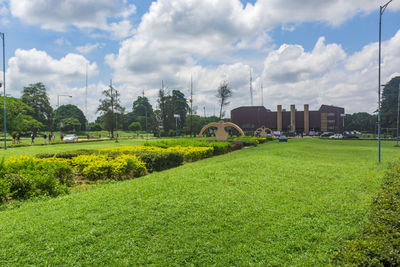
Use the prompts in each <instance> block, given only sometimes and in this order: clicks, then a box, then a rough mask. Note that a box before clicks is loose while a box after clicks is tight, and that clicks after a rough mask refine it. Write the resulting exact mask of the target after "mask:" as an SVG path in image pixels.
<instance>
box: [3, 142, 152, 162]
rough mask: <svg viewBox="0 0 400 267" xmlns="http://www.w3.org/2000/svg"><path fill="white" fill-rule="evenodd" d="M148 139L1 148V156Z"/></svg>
mask: <svg viewBox="0 0 400 267" xmlns="http://www.w3.org/2000/svg"><path fill="white" fill-rule="evenodd" d="M144 142H146V139H120V140H119V142H118V143H116V142H115V140H110V141H99V142H87V143H86V142H75V143H74V142H70V143H68V142H65V144H54V145H42V146H26V147H12V148H8V149H7V150H4V149H0V158H2V157H4V158H8V157H10V156H18V155H27V156H34V155H36V154H39V153H57V152H63V151H72V150H77V149H98V148H105V147H114V146H127V145H141V144H143V143H144Z"/></svg>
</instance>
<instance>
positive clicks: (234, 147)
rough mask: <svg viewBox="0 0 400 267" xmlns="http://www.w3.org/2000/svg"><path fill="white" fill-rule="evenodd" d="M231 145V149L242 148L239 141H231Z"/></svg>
mask: <svg viewBox="0 0 400 267" xmlns="http://www.w3.org/2000/svg"><path fill="white" fill-rule="evenodd" d="M231 145H232V151H234V150H238V149H242V148H243V143H242V142H239V141H232V142H231Z"/></svg>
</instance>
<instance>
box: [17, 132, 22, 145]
mask: <svg viewBox="0 0 400 267" xmlns="http://www.w3.org/2000/svg"><path fill="white" fill-rule="evenodd" d="M20 142H21V136H20V135H19V133H17V144H19V143H20Z"/></svg>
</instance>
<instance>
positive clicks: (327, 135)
mask: <svg viewBox="0 0 400 267" xmlns="http://www.w3.org/2000/svg"><path fill="white" fill-rule="evenodd" d="M334 134H335V133H332V132H323V133H322V134H321V135H320V136H319V137H329V136H332V135H334Z"/></svg>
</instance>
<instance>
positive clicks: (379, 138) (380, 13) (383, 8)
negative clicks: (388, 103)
mask: <svg viewBox="0 0 400 267" xmlns="http://www.w3.org/2000/svg"><path fill="white" fill-rule="evenodd" d="M392 1H393V0H390V1H389V2H387V3H386V4H384V5H383V6H380V9H379V70H378V162H379V163H380V162H381V61H382V60H381V47H382V15H383V13H384V12H385V10H386V8H387V6H388V5H389V4H390V2H392Z"/></svg>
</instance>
